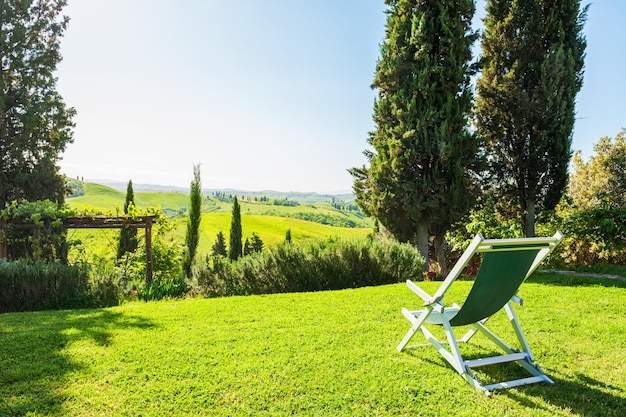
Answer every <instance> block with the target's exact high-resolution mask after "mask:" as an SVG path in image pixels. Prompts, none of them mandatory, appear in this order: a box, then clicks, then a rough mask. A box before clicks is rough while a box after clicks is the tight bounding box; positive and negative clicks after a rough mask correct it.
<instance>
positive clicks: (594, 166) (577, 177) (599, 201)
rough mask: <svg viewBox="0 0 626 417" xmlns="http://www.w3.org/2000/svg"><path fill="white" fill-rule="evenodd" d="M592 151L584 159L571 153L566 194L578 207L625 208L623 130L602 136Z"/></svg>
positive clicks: (625, 141) (625, 134) (625, 137)
mask: <svg viewBox="0 0 626 417" xmlns="http://www.w3.org/2000/svg"><path fill="white" fill-rule="evenodd" d="M593 149H594V151H595V154H594V155H592V156H591V157H590V158H589V160H588V161H587V162H584V161H583V159H582V156H581V154H580V151H577V152H576V153H575V154H574V161H573V162H574V171H573V172H572V175H571V177H570V182H569V193H570V196H571V197H572V199H573V200H574V204H575V205H576V206H577V207H578V208H579V209H580V210H590V209H593V208H600V207H602V206H606V207H607V208H621V209H626V129H625V130H622V131H621V132H619V133H618V134H617V135H616V136H615V138H614V139H612V138H610V137H608V136H605V137H603V138H601V139H600V141H599V142H598V143H596V144H595V145H594V147H593Z"/></svg>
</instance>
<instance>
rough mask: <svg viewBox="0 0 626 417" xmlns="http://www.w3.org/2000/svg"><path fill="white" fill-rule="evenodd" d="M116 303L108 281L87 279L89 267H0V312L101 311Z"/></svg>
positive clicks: (19, 263)
mask: <svg viewBox="0 0 626 417" xmlns="http://www.w3.org/2000/svg"><path fill="white" fill-rule="evenodd" d="M116 303H117V289H116V286H115V284H114V283H113V282H112V281H111V280H110V279H103V278H101V277H100V278H98V279H94V280H92V279H91V278H90V271H89V267H87V266H85V265H82V264H78V265H72V266H67V265H61V264H58V263H43V262H39V263H35V264H32V263H28V262H27V261H24V260H18V261H12V262H3V263H1V264H0V312H8V311H32V310H46V309H67V308H82V307H101V306H104V305H111V304H116Z"/></svg>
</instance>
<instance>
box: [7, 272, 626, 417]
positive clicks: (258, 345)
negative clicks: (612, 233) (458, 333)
mask: <svg viewBox="0 0 626 417" xmlns="http://www.w3.org/2000/svg"><path fill="white" fill-rule="evenodd" d="M440 284H441V283H438V282H424V283H421V284H420V286H422V287H423V288H424V289H425V290H426V291H428V292H429V293H431V294H433V293H434V292H435V291H436V289H437V288H438V286H439V285H440ZM457 284H458V285H457ZM470 286H471V282H466V281H463V282H457V283H456V284H455V285H453V286H452V288H451V289H450V292H449V293H448V294H449V295H451V296H457V295H458V296H462V295H463V294H466V293H467V291H469V287H470ZM520 296H521V297H523V298H524V306H523V308H519V309H517V310H516V313H517V315H518V318H519V319H520V321H521V323H522V325H523V326H524V331H525V335H526V337H527V339H528V342H529V344H530V345H531V348H532V349H533V353H534V355H535V358H536V360H537V362H539V363H540V364H541V365H542V367H543V369H544V370H545V372H546V374H548V376H550V377H551V378H552V379H554V380H555V382H556V384H555V385H548V384H533V385H528V386H524V387H518V388H514V389H510V390H507V391H502V392H498V393H495V394H494V395H492V396H490V397H486V396H484V395H481V394H480V393H478V392H476V391H475V390H474V389H473V388H472V387H470V386H469V385H468V384H467V383H465V382H464V381H463V379H462V378H461V377H459V375H458V374H457V373H456V372H455V371H454V369H452V368H450V367H449V366H447V365H446V363H445V361H443V360H441V357H440V356H439V354H438V353H437V352H436V351H435V350H434V349H433V348H432V347H430V346H424V347H419V348H417V349H414V350H411V351H410V352H407V353H398V352H396V350H395V349H394V348H395V345H396V344H397V343H398V342H399V340H400V339H401V338H402V336H403V335H404V333H405V332H406V331H407V330H408V327H409V326H410V324H409V323H408V321H407V320H406V319H405V318H404V317H403V316H402V315H401V314H400V312H399V311H400V309H401V308H402V306H406V307H407V308H409V309H413V308H420V304H421V300H419V298H417V297H416V296H415V295H414V294H413V293H412V292H411V291H409V290H408V289H407V288H406V286H405V285H404V284H395V285H387V286H380V287H370V288H359V289H350V290H344V291H329V292H317V293H297V294H293V293H292V294H275V295H264V296H251V297H229V298H213V299H187V300H184V301H180V300H176V301H162V302H157V303H137V302H131V303H125V304H123V305H121V306H117V307H113V308H106V309H94V310H77V311H48V312H38V313H10V314H1V315H0V329H1V331H0V345H1V346H2V354H1V355H0V369H2V372H0V414H1V415H2V416H50V417H61V416H63V417H79V416H80V417H83V416H85V415H94V416H96V415H97V416H113V415H115V416H139V415H141V416H144V417H153V416H163V415H171V416H201V415H202V416H204V415H208V416H233V417H239V416H337V417H347V416H351V417H362V416H379V417H391V416H420V415H421V416H458V417H473V416H482V417H502V416H516V417H554V416H559V417H576V416H603V417H618V416H622V415H623V414H624V409H626V380H625V379H624V338H622V337H619V335H620V334H622V333H623V329H624V328H626V316H624V304H623V300H624V297H625V296H626V285H625V283H624V282H621V281H616V280H607V279H598V278H589V277H577V276H573V275H571V276H569V275H552V274H550V275H547V274H546V275H544V274H541V275H539V274H537V275H535V276H533V277H531V278H530V279H529V281H527V282H526V283H525V284H524V285H522V287H521V290H520ZM590 306H591V307H592V309H593V311H592V314H581V312H586V311H589V309H590ZM489 323H490V327H493V329H494V331H496V332H497V333H498V334H503V335H505V340H506V339H508V337H509V336H510V337H511V338H513V340H515V336H514V335H513V334H512V333H509V331H510V325H509V323H508V321H507V320H506V316H505V315H502V316H500V315H497V316H495V317H493V318H492V319H490V321H489ZM616 335H617V336H616ZM444 337H445V336H444ZM472 342H473V343H471V344H461V345H460V349H461V350H462V352H463V353H464V354H466V355H470V356H471V355H473V354H478V353H484V349H490V348H491V346H492V345H491V344H489V343H490V342H489V341H487V340H485V339H481V338H478V337H475V338H474V339H472ZM481 369H483V370H484V371H480V372H481V374H483V375H484V376H485V378H487V379H489V378H491V377H494V378H495V377H498V376H501V375H502V374H503V373H507V371H508V372H513V373H514V375H522V374H523V373H517V371H516V370H515V368H512V369H511V368H508V367H507V366H505V365H495V366H493V367H483V368H481ZM481 376H482V375H481Z"/></svg>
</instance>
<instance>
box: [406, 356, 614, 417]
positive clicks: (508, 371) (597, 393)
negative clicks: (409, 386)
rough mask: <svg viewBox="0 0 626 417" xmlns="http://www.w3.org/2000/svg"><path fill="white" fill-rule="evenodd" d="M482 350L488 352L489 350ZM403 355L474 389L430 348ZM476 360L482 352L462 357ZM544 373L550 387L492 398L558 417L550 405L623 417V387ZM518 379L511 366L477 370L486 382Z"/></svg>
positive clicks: (576, 412)
mask: <svg viewBox="0 0 626 417" xmlns="http://www.w3.org/2000/svg"><path fill="white" fill-rule="evenodd" d="M475 347H476V346H475ZM419 349H425V351H426V352H429V354H428V355H426V354H425V355H422V354H419V353H417V352H418V351H419ZM478 349H481V347H478ZM481 350H482V349H481ZM485 351H486V352H487V353H489V349H486V350H485ZM409 352H410V353H409ZM407 353H409V354H410V355H411V356H413V357H414V358H415V359H416V360H419V361H423V362H425V363H428V364H429V366H433V367H443V368H447V370H449V372H450V375H454V377H455V378H456V380H457V383H458V387H459V389H461V388H463V389H468V390H470V389H471V390H474V388H472V387H470V386H469V385H468V384H467V383H466V382H465V381H464V380H463V379H462V378H461V377H460V376H459V375H458V374H457V372H456V371H455V370H454V369H453V368H452V367H451V366H450V365H449V364H448V363H447V362H446V361H445V360H444V359H443V358H441V357H440V356H438V355H437V353H436V352H434V351H433V349H432V347H429V346H424V347H421V348H418V349H416V350H409V351H407ZM496 353H498V352H497V351H495V350H494V351H493V352H491V354H496ZM430 355H432V357H430ZM427 356H428V357H427ZM480 357H484V352H483V353H480V354H469V355H465V358H466V359H476V358H480ZM544 371H545V372H546V374H547V375H548V376H549V377H550V378H551V379H552V380H553V381H554V385H549V384H545V383H538V384H532V385H525V386H521V387H516V388H513V389H503V390H496V391H494V394H493V395H504V396H507V397H509V398H511V399H512V400H514V401H515V402H517V403H519V404H520V405H521V406H523V407H526V408H529V409H543V410H545V411H548V412H550V413H555V412H556V413H557V414H556V415H559V414H558V411H557V410H555V409H553V408H550V406H553V407H554V408H556V409H558V410H563V411H564V410H569V411H570V412H571V413H572V414H574V415H579V416H588V417H591V416H602V417H622V416H623V415H624V410H626V391H624V389H623V388H621V387H618V386H614V385H610V384H607V383H605V382H603V381H599V380H597V379H594V378H591V377H589V376H587V375H585V374H582V373H577V374H575V375H573V376H571V375H560V374H559V371H558V370H555V369H544ZM522 376H524V370H523V369H522V368H521V367H520V366H519V365H516V364H514V363H509V364H498V365H490V366H487V367H484V368H480V371H479V377H480V378H481V379H487V380H489V379H494V380H500V381H502V380H506V379H507V377H509V378H510V377H512V378H520V377H522ZM486 382H489V381H486ZM476 395H478V396H483V395H484V394H482V393H480V392H478V391H476Z"/></svg>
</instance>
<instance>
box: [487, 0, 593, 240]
mask: <svg viewBox="0 0 626 417" xmlns="http://www.w3.org/2000/svg"><path fill="white" fill-rule="evenodd" d="M586 14H587V7H585V8H583V9H582V10H581V8H580V0H559V1H549V0H515V1H514V0H488V1H487V16H486V17H485V20H484V22H485V31H484V33H483V37H482V58H481V63H482V76H481V78H480V79H479V80H478V82H477V88H478V98H477V102H476V116H477V125H478V130H479V133H480V135H481V136H482V137H483V138H484V139H485V141H486V150H487V154H488V156H489V158H488V160H489V161H490V167H489V168H490V169H489V172H491V173H492V174H493V176H492V178H491V179H492V180H493V184H497V187H496V189H497V191H498V192H499V193H501V194H507V195H513V196H515V198H516V199H517V201H518V202H519V208H520V211H521V215H520V217H521V219H522V223H523V226H524V234H525V236H534V235H535V217H536V213H537V212H538V211H540V210H543V209H553V208H554V207H555V206H556V204H557V203H558V202H559V200H560V198H561V196H562V194H563V190H564V189H565V187H566V185H567V179H568V164H569V161H570V158H571V155H572V152H571V139H572V130H573V127H574V116H575V111H574V104H575V98H576V94H577V93H578V91H579V90H580V88H581V87H582V82H583V66H584V56H585V47H586V41H585V39H584V36H583V34H582V29H583V25H584V22H585V20H586Z"/></svg>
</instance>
